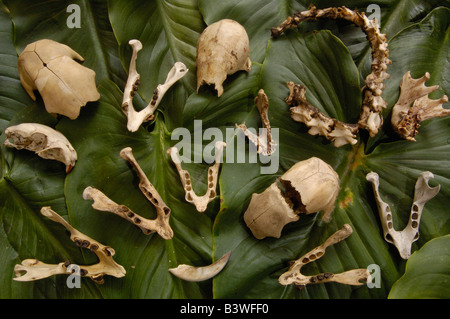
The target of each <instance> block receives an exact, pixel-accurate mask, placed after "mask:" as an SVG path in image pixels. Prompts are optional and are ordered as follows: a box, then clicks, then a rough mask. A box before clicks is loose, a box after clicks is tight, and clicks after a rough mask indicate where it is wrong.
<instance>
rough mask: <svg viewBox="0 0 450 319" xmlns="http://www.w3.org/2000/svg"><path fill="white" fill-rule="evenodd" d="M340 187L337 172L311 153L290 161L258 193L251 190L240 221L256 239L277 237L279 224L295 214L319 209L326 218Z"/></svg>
mask: <svg viewBox="0 0 450 319" xmlns="http://www.w3.org/2000/svg"><path fill="white" fill-rule="evenodd" d="M339 190H340V181H339V176H338V174H337V173H336V172H335V171H334V169H333V168H332V167H331V166H330V165H328V164H327V163H325V162H324V161H323V160H321V159H319V158H317V157H312V158H310V159H307V160H304V161H300V162H298V163H296V164H295V165H293V166H292V167H291V168H290V169H289V170H288V171H286V173H284V174H283V175H282V176H281V177H280V178H279V179H278V180H277V181H275V182H274V183H273V184H271V185H270V186H269V187H268V188H267V189H266V190H265V191H264V192H262V193H261V194H253V195H252V199H251V201H250V204H249V206H248V208H247V211H246V212H245V214H244V221H245V223H246V225H247V227H249V228H250V230H251V231H252V233H253V236H255V238H257V239H263V238H265V237H275V238H280V237H281V231H282V229H283V227H284V226H285V225H286V224H288V223H291V222H295V221H297V220H298V219H299V218H300V217H299V214H301V213H304V214H311V213H316V212H319V211H323V218H322V219H323V220H324V221H329V219H330V217H331V216H330V215H331V212H332V211H333V209H334V204H335V202H336V198H337V196H338V194H339Z"/></svg>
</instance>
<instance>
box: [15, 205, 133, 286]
mask: <svg viewBox="0 0 450 319" xmlns="http://www.w3.org/2000/svg"><path fill="white" fill-rule="evenodd" d="M41 214H42V215H44V216H46V217H47V218H49V219H51V220H52V221H54V222H57V223H59V224H61V225H63V226H64V227H65V228H66V229H67V230H68V231H69V232H70V239H71V240H72V241H73V242H74V243H75V244H76V245H77V246H79V247H82V248H88V249H90V250H91V251H92V252H94V253H95V254H96V255H97V257H98V259H99V263H97V264H94V265H88V266H79V267H80V274H81V275H82V276H84V277H90V278H91V279H92V280H94V281H95V282H97V283H99V284H102V283H103V275H110V276H114V277H117V278H120V277H123V276H125V274H126V271H125V269H124V268H123V267H122V266H121V265H119V264H117V263H116V262H115V261H114V259H113V258H112V257H113V256H114V254H115V251H114V249H112V248H111V247H109V246H105V245H102V244H101V243H99V242H98V241H96V240H94V239H92V238H91V237H88V236H86V235H84V234H83V233H81V232H80V231H78V230H76V229H75V228H73V227H72V226H71V225H70V224H69V223H68V222H66V220H65V219H64V218H62V217H61V216H60V215H58V214H57V213H56V212H54V211H53V210H52V209H51V208H50V207H42V209H41ZM14 273H15V274H16V276H18V277H16V278H13V279H14V280H16V281H33V280H38V279H43V278H47V277H50V276H52V275H58V274H71V273H72V272H71V271H70V267H69V265H68V264H67V263H66V262H62V263H59V264H46V263H43V262H41V261H39V260H37V259H25V260H23V261H22V264H20V265H16V266H15V267H14Z"/></svg>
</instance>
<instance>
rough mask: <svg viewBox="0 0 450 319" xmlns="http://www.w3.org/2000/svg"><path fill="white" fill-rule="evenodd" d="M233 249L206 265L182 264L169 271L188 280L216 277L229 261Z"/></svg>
mask: <svg viewBox="0 0 450 319" xmlns="http://www.w3.org/2000/svg"><path fill="white" fill-rule="evenodd" d="M230 256H231V251H229V252H228V253H226V254H225V255H223V256H222V257H221V258H220V259H218V260H217V261H216V262H214V263H212V264H211V265H208V266H204V267H194V266H190V265H185V264H181V265H179V266H178V267H176V268H170V269H169V272H170V273H171V274H172V275H174V276H177V277H178V278H181V279H183V280H186V281H204V280H208V279H210V278H213V277H215V276H216V275H217V274H218V273H220V272H221V271H222V269H223V268H224V267H225V266H226V264H227V263H228V260H229V259H230Z"/></svg>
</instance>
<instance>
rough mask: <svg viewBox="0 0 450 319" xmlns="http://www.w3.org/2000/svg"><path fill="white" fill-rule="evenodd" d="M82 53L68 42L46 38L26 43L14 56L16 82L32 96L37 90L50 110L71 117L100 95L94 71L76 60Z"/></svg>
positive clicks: (48, 110) (33, 97)
mask: <svg viewBox="0 0 450 319" xmlns="http://www.w3.org/2000/svg"><path fill="white" fill-rule="evenodd" d="M75 60H78V61H84V59H83V57H82V56H81V55H79V54H78V53H77V52H75V51H74V50H73V49H72V48H70V47H69V46H67V45H65V44H62V43H58V42H55V41H53V40H49V39H42V40H38V41H36V42H33V43H30V44H28V45H27V46H26V47H25V49H24V50H23V51H22V53H21V54H20V55H19V58H18V59H17V69H18V71H19V76H20V82H21V83H22V85H23V87H24V88H25V90H26V91H27V93H28V95H30V97H31V98H32V99H33V100H36V96H35V94H34V90H38V91H39V94H40V95H41V97H42V100H43V101H44V104H45V109H46V110H47V112H49V113H51V114H62V115H64V116H67V117H68V118H70V119H72V120H74V119H76V118H77V117H78V116H79V115H80V109H81V107H82V106H85V105H86V104H87V103H88V102H91V101H97V100H98V99H100V94H99V93H98V91H97V86H96V83H95V71H93V70H91V69H89V68H86V67H84V66H82V65H81V64H80V63H78V62H76V61H75Z"/></svg>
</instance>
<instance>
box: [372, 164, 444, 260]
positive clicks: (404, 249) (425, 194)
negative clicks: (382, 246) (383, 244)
mask: <svg viewBox="0 0 450 319" xmlns="http://www.w3.org/2000/svg"><path fill="white" fill-rule="evenodd" d="M433 177H434V175H433V174H432V173H431V172H423V173H422V174H421V175H420V176H419V178H418V179H417V182H416V186H415V191H414V202H413V205H412V207H411V214H410V217H409V222H408V225H406V227H405V228H404V229H403V230H402V231H397V230H395V229H394V224H393V218H392V211H391V208H390V207H389V205H388V204H387V203H386V202H384V201H383V200H382V199H381V196H380V193H379V190H378V188H379V186H380V180H379V176H378V174H377V173H375V172H370V173H369V174H367V176H366V179H367V180H368V181H369V182H371V183H372V187H373V192H374V195H375V199H376V201H377V206H378V213H379V215H380V219H381V225H382V227H383V232H384V239H385V240H386V241H387V242H389V243H391V244H394V245H395V246H396V247H397V249H398V251H399V253H400V256H401V257H402V258H403V259H408V258H409V257H410V256H411V245H412V243H413V242H415V241H416V240H417V239H418V238H419V225H420V218H421V216H422V211H423V207H424V206H425V203H426V202H427V201H429V200H430V199H432V198H433V197H434V196H436V195H437V193H439V190H440V185H438V186H436V187H430V186H429V185H428V181H429V180H430V179H431V178H433Z"/></svg>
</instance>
